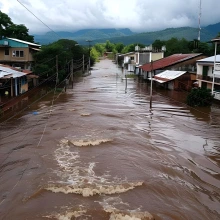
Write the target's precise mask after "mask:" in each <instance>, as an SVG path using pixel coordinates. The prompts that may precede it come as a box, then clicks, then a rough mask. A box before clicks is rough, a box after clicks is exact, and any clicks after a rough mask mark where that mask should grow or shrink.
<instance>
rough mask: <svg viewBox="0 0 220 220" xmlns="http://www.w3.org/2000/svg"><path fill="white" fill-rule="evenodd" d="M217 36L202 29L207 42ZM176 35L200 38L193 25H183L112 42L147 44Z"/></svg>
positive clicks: (116, 39)
mask: <svg viewBox="0 0 220 220" xmlns="http://www.w3.org/2000/svg"><path fill="white" fill-rule="evenodd" d="M215 36H216V34H215V33H212V32H209V31H208V30H206V29H202V30H201V41H203V42H206V41H210V40H211V39H212V38H214V37H215ZM172 37H175V38H178V39H181V38H185V39H186V40H189V41H190V40H194V39H197V38H198V29H197V28H192V27H182V28H167V29H165V30H162V31H155V32H146V33H140V34H134V35H131V36H127V37H117V38H111V39H110V41H111V42H112V43H117V42H122V43H124V44H125V45H128V44H132V43H142V44H145V45H149V44H152V43H153V42H154V41H155V40H156V39H158V40H169V39H170V38H172ZM106 40H107V39H99V40H95V41H94V44H95V43H103V42H105V41H106Z"/></svg>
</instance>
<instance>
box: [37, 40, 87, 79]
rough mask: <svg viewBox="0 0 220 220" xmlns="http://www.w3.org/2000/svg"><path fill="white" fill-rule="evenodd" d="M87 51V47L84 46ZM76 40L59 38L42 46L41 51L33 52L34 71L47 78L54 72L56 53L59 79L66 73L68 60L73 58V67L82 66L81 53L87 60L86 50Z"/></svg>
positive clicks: (68, 64)
mask: <svg viewBox="0 0 220 220" xmlns="http://www.w3.org/2000/svg"><path fill="white" fill-rule="evenodd" d="M86 49H87V51H88V48H86ZM86 49H84V48H82V47H81V46H79V45H78V44H77V42H76V41H73V40H68V39H60V40H58V41H56V42H54V43H52V44H49V45H45V46H42V49H41V51H39V52H37V53H36V54H34V59H35V65H34V72H35V73H36V74H37V75H40V76H41V78H47V77H48V76H50V75H53V74H54V73H55V72H56V55H58V69H59V79H61V80H62V79H63V78H64V77H65V76H66V75H67V74H68V67H69V66H70V61H71V60H72V59H73V64H74V69H77V68H79V67H82V64H83V59H82V57H83V54H84V56H85V61H88V52H87V51H86Z"/></svg>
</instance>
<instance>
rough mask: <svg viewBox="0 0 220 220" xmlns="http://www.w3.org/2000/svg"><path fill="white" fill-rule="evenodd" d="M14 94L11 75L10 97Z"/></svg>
mask: <svg viewBox="0 0 220 220" xmlns="http://www.w3.org/2000/svg"><path fill="white" fill-rule="evenodd" d="M13 96H14V91H13V77H11V97H13Z"/></svg>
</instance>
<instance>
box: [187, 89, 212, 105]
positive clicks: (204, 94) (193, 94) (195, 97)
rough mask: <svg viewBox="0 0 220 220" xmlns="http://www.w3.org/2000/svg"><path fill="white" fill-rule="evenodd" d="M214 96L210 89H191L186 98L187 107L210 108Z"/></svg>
mask: <svg viewBox="0 0 220 220" xmlns="http://www.w3.org/2000/svg"><path fill="white" fill-rule="evenodd" d="M213 99H214V95H212V94H211V90H210V89H205V88H193V89H192V90H191V91H190V93H189V95H188V96H187V104H188V105H189V106H211V105H212V102H213Z"/></svg>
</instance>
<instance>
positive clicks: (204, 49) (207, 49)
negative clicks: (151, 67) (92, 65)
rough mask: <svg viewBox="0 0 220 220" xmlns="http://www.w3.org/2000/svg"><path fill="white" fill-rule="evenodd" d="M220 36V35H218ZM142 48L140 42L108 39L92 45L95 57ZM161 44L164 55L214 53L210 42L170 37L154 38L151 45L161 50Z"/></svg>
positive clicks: (218, 51) (219, 49) (142, 45)
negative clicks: (165, 38)
mask: <svg viewBox="0 0 220 220" xmlns="http://www.w3.org/2000/svg"><path fill="white" fill-rule="evenodd" d="M218 36H220V35H218ZM137 45H138V46H139V47H140V48H144V47H145V46H149V45H144V44H141V43H138V42H137V43H133V44H129V45H124V44H123V43H111V42H110V41H109V40H107V41H106V43H98V44H95V45H94V46H93V54H94V55H95V57H96V59H97V58H98V57H99V56H102V55H103V54H104V52H112V53H113V54H116V53H122V54H124V53H129V52H134V51H135V46H137ZM162 46H166V51H165V56H170V55H172V54H176V53H202V54H204V55H205V56H213V55H214V44H213V43H211V42H208V43H207V42H200V41H198V40H194V41H188V40H186V39H184V38H182V39H178V38H171V39H169V40H164V41H163V40H155V41H154V42H153V43H152V47H153V48H154V49H155V50H161V48H162ZM217 53H218V54H220V48H218V50H217Z"/></svg>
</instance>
